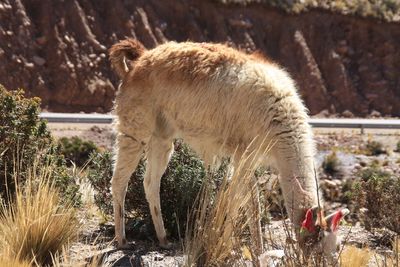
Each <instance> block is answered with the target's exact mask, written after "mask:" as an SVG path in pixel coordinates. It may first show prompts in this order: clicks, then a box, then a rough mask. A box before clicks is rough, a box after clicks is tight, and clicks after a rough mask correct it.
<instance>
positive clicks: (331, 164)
mask: <svg viewBox="0 0 400 267" xmlns="http://www.w3.org/2000/svg"><path fill="white" fill-rule="evenodd" d="M339 165H340V161H339V159H338V157H337V155H336V152H332V153H331V154H329V155H327V156H326V157H325V159H324V161H323V162H322V168H323V169H324V171H325V173H327V174H330V175H334V174H335V173H337V172H338V171H339Z"/></svg>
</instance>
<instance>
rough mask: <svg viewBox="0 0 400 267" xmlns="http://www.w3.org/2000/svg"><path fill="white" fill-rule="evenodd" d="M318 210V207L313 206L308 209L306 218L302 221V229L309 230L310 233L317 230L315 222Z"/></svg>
mask: <svg viewBox="0 0 400 267" xmlns="http://www.w3.org/2000/svg"><path fill="white" fill-rule="evenodd" d="M317 210H318V208H311V209H308V210H307V211H306V214H305V218H304V220H303V222H302V223H301V228H300V229H301V231H307V232H309V233H313V232H315V223H316V221H317Z"/></svg>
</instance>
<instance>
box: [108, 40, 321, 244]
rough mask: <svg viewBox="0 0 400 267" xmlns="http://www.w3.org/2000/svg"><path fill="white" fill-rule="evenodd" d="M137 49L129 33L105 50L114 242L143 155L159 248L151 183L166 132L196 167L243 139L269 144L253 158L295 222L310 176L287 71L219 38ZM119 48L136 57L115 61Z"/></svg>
mask: <svg viewBox="0 0 400 267" xmlns="http://www.w3.org/2000/svg"><path fill="white" fill-rule="evenodd" d="M138 47H139V48H140V49H138ZM142 47H143V46H141V45H140V43H138V42H137V41H135V40H130V41H122V42H121V43H119V44H116V45H114V46H113V48H111V49H110V51H111V55H110V58H111V62H112V64H113V66H114V68H115V69H116V70H117V71H118V74H119V75H120V77H121V78H122V83H121V85H120V87H119V90H118V93H117V97H116V101H115V113H116V115H117V117H118V122H117V123H116V129H117V131H118V137H117V139H118V140H117V146H118V153H117V157H116V166H115V173H114V177H113V180H112V191H113V196H114V209H115V220H116V222H115V223H116V236H117V239H118V242H119V245H120V246H124V245H125V243H126V241H125V233H124V223H123V206H124V198H125V192H126V186H127V183H128V180H129V176H130V175H131V173H132V172H133V171H134V169H135V168H136V166H137V164H138V161H139V159H140V157H141V156H142V153H143V152H145V153H146V154H147V159H148V165H147V171H146V175H145V182H144V186H145V192H146V198H147V200H148V201H149V205H150V210H151V213H152V217H153V222H154V226H155V229H156V231H157V236H158V238H159V240H160V243H161V245H163V246H166V245H167V240H166V236H165V230H164V226H163V223H162V217H161V209H160V199H159V182H160V177H161V175H162V174H163V172H164V171H165V168H166V166H167V164H168V160H169V158H170V156H171V153H172V151H173V145H172V142H173V140H174V139H175V138H182V139H183V140H184V141H185V142H187V143H188V144H189V145H190V146H191V147H192V148H193V149H194V150H195V151H197V153H198V154H199V155H200V156H201V157H202V158H203V159H204V162H205V164H211V163H212V162H213V158H214V156H219V157H220V156H227V155H228V156H229V155H232V154H234V153H235V152H236V154H239V155H240V154H241V153H244V151H245V149H246V148H247V147H248V146H249V145H250V144H251V146H250V149H257V148H259V147H260V146H261V147H263V146H264V147H265V146H267V145H268V144H271V143H273V147H272V148H271V149H270V151H269V152H268V154H267V155H260V157H259V161H258V162H259V164H260V165H272V166H273V167H275V168H276V169H277V171H278V172H279V174H280V184H281V187H282V190H283V194H284V199H285V202H286V208H287V210H288V213H289V215H290V217H291V219H292V221H293V222H294V224H295V225H296V226H299V225H300V224H301V221H302V219H303V218H304V217H303V216H304V211H305V209H307V208H311V207H313V206H316V205H317V204H318V197H317V181H316V178H315V175H314V161H313V158H314V144H313V138H312V132H311V129H310V126H309V124H308V123H307V119H308V115H307V111H306V109H305V107H304V105H303V103H302V101H301V99H300V97H299V95H298V93H297V90H296V86H295V84H294V82H293V80H292V79H291V78H290V77H289V75H288V73H287V72H286V71H284V70H283V69H282V68H281V67H279V66H278V65H277V64H275V63H273V62H271V61H269V60H267V59H265V58H263V57H262V56H259V55H248V54H245V53H242V52H240V51H238V50H235V49H233V48H230V47H227V46H225V45H221V44H210V43H192V42H185V43H175V42H169V43H166V44H162V45H160V46H157V47H156V48H154V49H152V50H145V49H142ZM127 51H130V53H131V54H132V55H136V56H134V57H131V58H128V62H127V63H126V62H122V60H123V57H122V56H121V55H124V53H126V52H127ZM121 64H127V66H126V67H124V68H122V67H121V66H123V65H121ZM253 140H254V141H253ZM252 141H253V142H252ZM261 150H262V149H261ZM233 165H235V163H233Z"/></svg>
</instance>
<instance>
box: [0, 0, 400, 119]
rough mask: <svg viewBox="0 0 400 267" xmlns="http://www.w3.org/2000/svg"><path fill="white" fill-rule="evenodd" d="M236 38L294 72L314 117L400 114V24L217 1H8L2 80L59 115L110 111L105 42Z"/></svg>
mask: <svg viewBox="0 0 400 267" xmlns="http://www.w3.org/2000/svg"><path fill="white" fill-rule="evenodd" d="M126 36H129V37H135V38H138V39H139V40H140V41H141V42H143V43H144V45H145V46H147V47H148V48H151V47H154V46H156V45H157V44H160V43H163V42H165V41H168V40H177V41H186V40H193V41H212V42H228V43H231V44H232V45H234V46H236V47H240V48H242V49H246V50H249V51H254V50H260V51H261V52H263V53H264V54H266V55H268V56H269V57H270V58H272V59H273V60H275V61H277V62H279V63H280V64H281V65H283V66H284V67H285V68H286V69H287V70H288V71H289V72H290V73H291V74H292V75H293V77H294V78H295V80H296V81H297V83H298V85H299V89H300V91H301V94H302V95H303V97H304V99H305V102H306V104H307V106H308V107H309V109H310V111H311V113H312V114H316V113H319V112H321V111H322V110H328V111H329V112H330V113H341V112H343V111H346V110H349V111H351V112H352V113H354V114H356V115H366V114H369V113H371V112H372V111H373V110H376V111H379V112H380V113H382V114H389V115H395V116H400V24H398V23H397V24H396V23H383V22H379V21H377V20H374V19H362V18H357V17H350V16H343V15H338V14H332V13H327V12H325V11H318V10H315V11H311V12H308V13H304V14H300V15H289V14H286V13H283V12H281V11H278V10H275V9H271V8H267V7H265V6H262V5H250V6H247V7H241V6H235V5H229V6H226V5H221V4H217V3H215V2H213V1H211V0H209V1H207V0H206V1H200V0H197V1H196V0H175V1H158V0H131V1H124V0H113V1H108V0H98V1H95V0H79V1H78V0H68V1H61V0H58V1H53V0H41V1H39V0H2V1H1V2H0V62H1V68H0V83H2V84H3V85H5V86H6V87H7V88H11V89H15V88H18V87H23V88H25V89H27V90H28V91H29V93H30V94H31V95H38V96H40V97H41V98H42V99H43V106H44V107H45V108H47V109H49V110H53V111H64V112H67V111H68V112H69V111H97V112H106V111H109V110H110V109H111V108H112V101H113V98H114V94H115V90H116V89H115V85H116V84H117V78H116V76H115V75H114V73H113V72H112V71H111V69H110V66H109V62H108V59H107V51H106V50H107V48H108V47H110V46H111V45H112V44H113V43H115V42H116V41H118V40H119V39H123V38H124V37H126Z"/></svg>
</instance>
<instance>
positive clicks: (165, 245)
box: [160, 241, 173, 250]
mask: <svg viewBox="0 0 400 267" xmlns="http://www.w3.org/2000/svg"><path fill="white" fill-rule="evenodd" d="M160 247H161V248H163V249H168V250H170V249H172V248H173V244H172V243H170V242H168V241H165V242H162V243H160Z"/></svg>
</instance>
